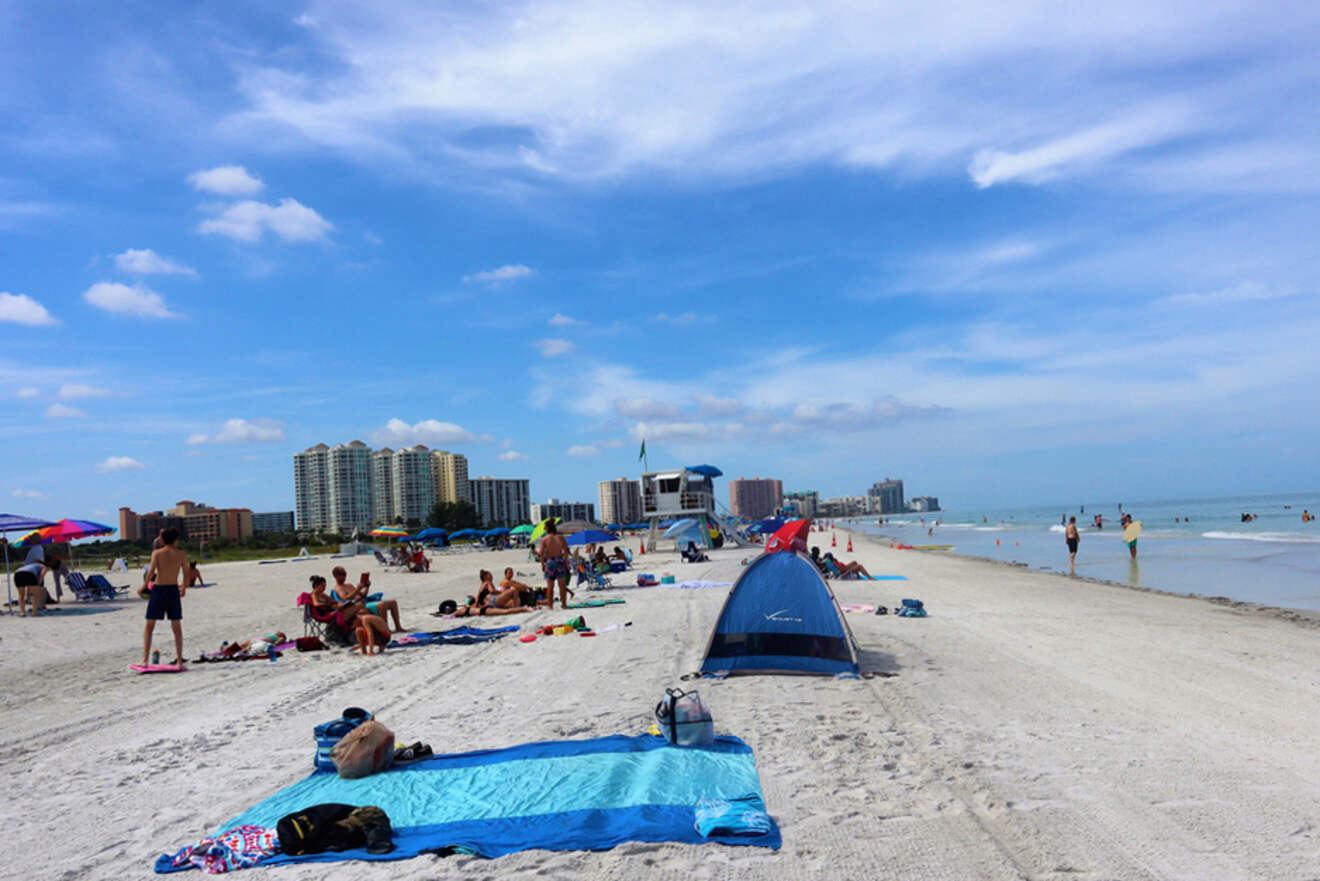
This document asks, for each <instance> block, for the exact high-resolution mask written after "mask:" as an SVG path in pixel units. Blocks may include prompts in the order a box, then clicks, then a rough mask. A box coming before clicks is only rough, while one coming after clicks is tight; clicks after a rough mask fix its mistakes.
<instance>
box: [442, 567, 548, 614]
mask: <svg viewBox="0 0 1320 881" xmlns="http://www.w3.org/2000/svg"><path fill="white" fill-rule="evenodd" d="M504 577H505V580H507V581H510V582H512V583H513V584H515V585H518V586H517V587H507V588H503V589H501V588H497V587H496V586H495V576H494V575H491V574H490V573H489V572H487V571H486V570H485V569H482V570H481V573H480V578H481V587H480V588H479V589H478V590H477V595H476V596H475V597H469V598H468V604H467V605H466V606H459V607H458V610H457V611H455V612H454V616H455V617H457V618H467V617H470V616H473V615H516V614H520V613H522V612H530V611H532V610H531V609H529V608H528V607H527V606H524V605H522V602H521V600H520V598H519V595H518V591H519V590H521V589H530V588H527V585H525V584H518V582H516V581H513V569H505V570H504Z"/></svg>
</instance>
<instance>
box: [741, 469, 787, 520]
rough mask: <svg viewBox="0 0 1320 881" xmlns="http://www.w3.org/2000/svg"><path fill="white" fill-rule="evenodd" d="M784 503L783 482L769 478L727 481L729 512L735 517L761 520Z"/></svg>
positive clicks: (743, 478)
mask: <svg viewBox="0 0 1320 881" xmlns="http://www.w3.org/2000/svg"><path fill="white" fill-rule="evenodd" d="M783 503H784V482H783V481H782V480H775V479H773V478H769V477H753V478H750V479H749V478H746V477H739V478H738V479H737V480H731V481H729V510H731V511H732V512H733V514H734V516H735V517H747V518H748V519H751V520H761V519H763V518H765V517H769V516H770V515H771V514H773V513H775V511H776V510H778V509H779V506H780V505H782V504H783Z"/></svg>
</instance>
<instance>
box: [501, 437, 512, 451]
mask: <svg viewBox="0 0 1320 881" xmlns="http://www.w3.org/2000/svg"><path fill="white" fill-rule="evenodd" d="M513 446H514V444H513V438H511V437H506V438H505V439H504V440H502V441H500V449H501V450H512V449H513Z"/></svg>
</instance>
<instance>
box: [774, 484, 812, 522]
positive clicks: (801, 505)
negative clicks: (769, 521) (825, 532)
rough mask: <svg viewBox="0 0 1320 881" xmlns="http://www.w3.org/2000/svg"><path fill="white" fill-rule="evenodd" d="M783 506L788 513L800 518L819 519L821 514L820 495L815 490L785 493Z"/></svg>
mask: <svg viewBox="0 0 1320 881" xmlns="http://www.w3.org/2000/svg"><path fill="white" fill-rule="evenodd" d="M782 505H783V508H784V510H785V512H786V513H789V514H796V515H797V516H799V517H817V516H819V513H820V494H819V493H817V492H816V491H815V490H814V489H807V490H798V491H796V492H791V493H784V501H783V503H782ZM790 509H791V510H790Z"/></svg>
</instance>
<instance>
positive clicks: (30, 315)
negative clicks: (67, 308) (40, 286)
mask: <svg viewBox="0 0 1320 881" xmlns="http://www.w3.org/2000/svg"><path fill="white" fill-rule="evenodd" d="M0 321H12V322H14V323H16V324H26V325H28V326H30V327H42V326H44V325H51V324H59V322H58V321H56V320H55V318H54V317H53V316H52V315H51V314H50V313H49V312H47V311H46V307H45V306H43V305H41V304H40V303H38V302H37V301H36V300H34V299H32V298H31V297H29V296H28V295H27V294H11V293H9V292H8V291H0Z"/></svg>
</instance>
